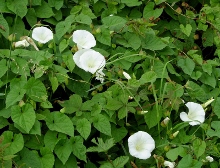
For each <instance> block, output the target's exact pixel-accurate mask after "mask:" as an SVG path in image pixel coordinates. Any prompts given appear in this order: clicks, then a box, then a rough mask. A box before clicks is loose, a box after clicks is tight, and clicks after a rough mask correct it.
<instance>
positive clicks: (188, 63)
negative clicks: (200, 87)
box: [177, 57, 195, 75]
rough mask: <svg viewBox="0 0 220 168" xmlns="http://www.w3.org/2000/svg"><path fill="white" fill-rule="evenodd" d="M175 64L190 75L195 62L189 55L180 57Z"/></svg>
mask: <svg viewBox="0 0 220 168" xmlns="http://www.w3.org/2000/svg"><path fill="white" fill-rule="evenodd" d="M177 65H178V66H179V67H180V68H181V69H182V70H183V72H184V73H186V74H188V75H192V72H193V70H194V68H195V63H194V61H193V60H192V59H190V58H189V57H187V58H181V59H179V60H178V61H177Z"/></svg>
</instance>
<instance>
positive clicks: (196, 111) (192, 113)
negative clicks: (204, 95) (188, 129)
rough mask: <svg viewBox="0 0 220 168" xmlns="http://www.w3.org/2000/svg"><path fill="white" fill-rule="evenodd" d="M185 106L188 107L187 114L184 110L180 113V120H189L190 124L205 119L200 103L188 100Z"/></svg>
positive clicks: (201, 121)
mask: <svg viewBox="0 0 220 168" xmlns="http://www.w3.org/2000/svg"><path fill="white" fill-rule="evenodd" d="M186 106H187V107H188V109H189V112H188V114H187V113H186V112H181V113H180V119H181V120H182V121H189V124H190V125H192V126H194V125H200V124H201V123H203V122H204V121H205V111H204V109H203V108H202V106H201V105H200V104H198V103H194V102H188V103H186Z"/></svg>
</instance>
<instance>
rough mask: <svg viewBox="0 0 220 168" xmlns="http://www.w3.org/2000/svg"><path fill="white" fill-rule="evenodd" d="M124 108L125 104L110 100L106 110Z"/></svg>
mask: <svg viewBox="0 0 220 168" xmlns="http://www.w3.org/2000/svg"><path fill="white" fill-rule="evenodd" d="M122 106H123V103H122V102H121V101H118V100H115V99H110V100H108V103H107V105H106V107H105V108H107V109H109V110H118V109H120V108H121V107H122Z"/></svg>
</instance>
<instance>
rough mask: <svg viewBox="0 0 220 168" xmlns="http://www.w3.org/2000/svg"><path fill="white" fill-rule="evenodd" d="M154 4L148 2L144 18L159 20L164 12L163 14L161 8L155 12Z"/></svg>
mask: <svg viewBox="0 0 220 168" xmlns="http://www.w3.org/2000/svg"><path fill="white" fill-rule="evenodd" d="M154 5H155V4H154V2H148V3H147V5H146V6H145V7H144V13H143V17H144V18H145V19H147V20H148V19H150V18H153V19H156V18H158V17H159V16H160V15H161V14H162V12H163V8H159V9H155V10H154Z"/></svg>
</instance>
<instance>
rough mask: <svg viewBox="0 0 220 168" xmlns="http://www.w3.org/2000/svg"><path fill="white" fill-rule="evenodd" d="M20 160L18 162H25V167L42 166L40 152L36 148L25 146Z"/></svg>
mask: <svg viewBox="0 0 220 168" xmlns="http://www.w3.org/2000/svg"><path fill="white" fill-rule="evenodd" d="M19 159H20V160H19V161H17V162H16V164H18V165H21V164H24V163H25V167H31V168H42V163H41V159H40V157H39V155H38V153H37V152H36V151H34V150H29V149H27V148H23V150H22V151H21V152H20V153H19Z"/></svg>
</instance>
